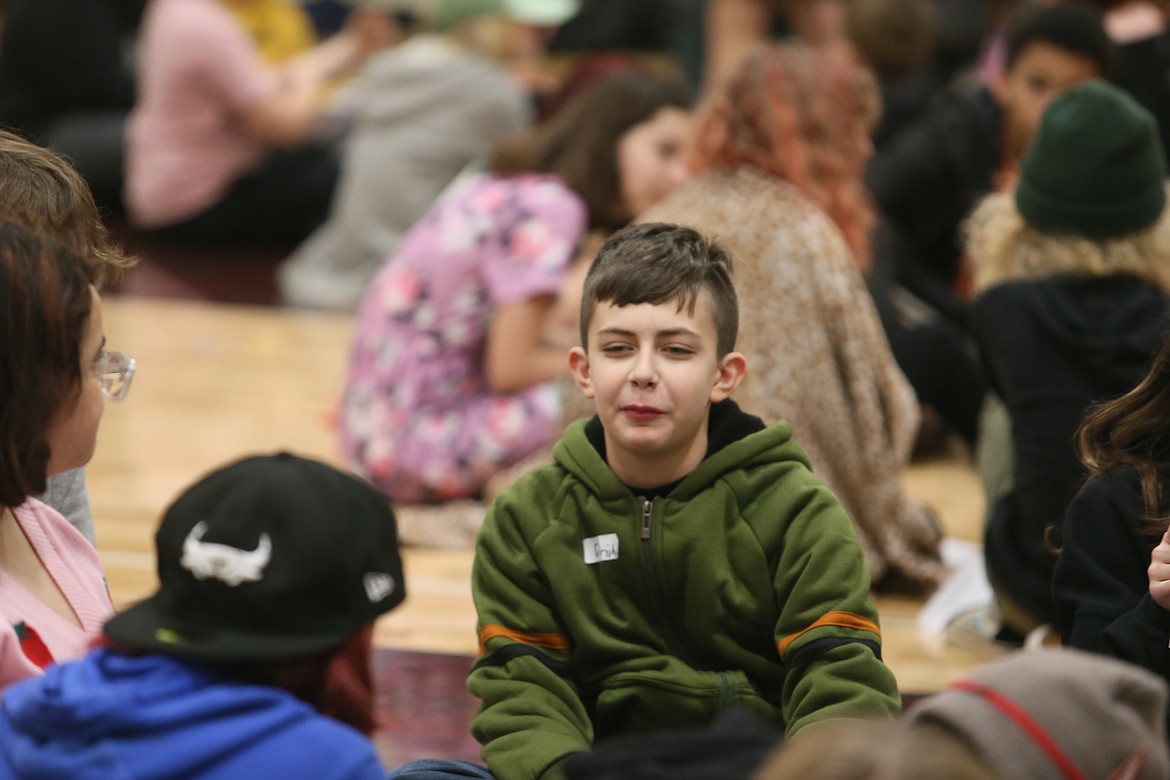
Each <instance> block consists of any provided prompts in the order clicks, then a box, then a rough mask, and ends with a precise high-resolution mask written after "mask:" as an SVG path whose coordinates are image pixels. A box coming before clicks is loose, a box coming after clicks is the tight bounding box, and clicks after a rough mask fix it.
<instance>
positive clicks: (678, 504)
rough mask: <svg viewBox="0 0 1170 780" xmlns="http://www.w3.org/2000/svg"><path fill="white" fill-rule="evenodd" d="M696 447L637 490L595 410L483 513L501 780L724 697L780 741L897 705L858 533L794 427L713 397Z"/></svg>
mask: <svg viewBox="0 0 1170 780" xmlns="http://www.w3.org/2000/svg"><path fill="white" fill-rule="evenodd" d="M587 429H588V430H589V432H588V433H587ZM709 439H710V446H709V448H708V454H707V457H706V458H705V459H704V460H703V462H702V463H700V464H699V466H698V467H696V468H695V470H694V471H692V472H691V473H690V474H688V475H687V476H686V477H685V478H684V479H682V480H681V481H680V482H678V483H676V484H675V485H674V486H673V487H671V488H670V489H669V492H668V493H667V494H666V495H664V496H659V497H655V498H646V497H643V496H640V495H637V494H636V493H635V492H634V491H632V490H631V489H630V488H629V487H627V486H626V485H625V484H623V483H622V482H621V481H620V480H618V478H617V476H616V475H615V474H614V473H613V471H612V470H610V468H609V466H608V465H607V464H606V462H605V459H604V456H603V453H602V452H601V451H599V448H600V449H601V450H603V449H604V444H603V433H602V432H601V426H600V423H599V422H598V421H597V418H594V419H593V420H592V421H590V422H589V424H588V426H587V425H586V421H584V420H580V421H578V422H576V423H574V424H573V425H571V426H570V427H569V429H568V430H567V431H566V433H565V436H564V438H562V439H561V441H560V442H558V443H557V445H556V447H555V449H554V451H553V455H554V459H555V462H554V463H552V464H550V465H548V466H544V467H542V468H539V469H537V470H535V471H533V472H531V473H529V474H527V475H525V476H524V477H523V478H522V479H520V480H519V481H518V482H517V483H516V484H515V485H513V486H512V487H511V488H509V489H508V490H507V491H505V492H504V493H503V494H501V496H500V497H499V498H498V499H497V500H496V502H495V503H494V504H493V505H492V507H491V510H490V511H489V513H488V516H487V520H486V522H485V524H484V527H483V530H482V531H481V532H480V535H479V541H478V543H477V549H476V558H475V565H474V569H473V573H472V589H473V594H474V597H475V605H476V610H477V612H478V615H479V639H480V653H479V659H478V661H477V663H476V665H475V668H474V669H473V670H472V672H471V676H470V678H469V681H468V685H469V688H470V689H471V692H472V693H473V694H475V695H476V696H478V697H479V698H480V699H481V701H482V705H481V707H480V711H479V714H478V715H477V716H476V718H475V720H474V722H473V723H472V731H473V733H474V734H475V736H476V738H477V739H478V740H479V741H480V742H481V743H482V744H483V746H484V748H483V756H484V759H485V760H486V761H487V763H488V766H489V768H490V769H491V770H492V772H493V773H494V774H495V775H496V776H497V777H499V778H501V780H512V779H513V778H540V777H559V776H560V762H561V760H562V759H563V758H564V757H565V756H567V755H568V754H570V753H573V752H577V751H582V750H589V749H590V748H591V747H592V745H593V742H594V740H596V739H601V738H603V737H607V736H611V735H617V734H633V733H644V732H649V731H657V730H663V729H672V728H686V727H694V726H703V725H706V724H708V723H710V722H711V721H712V720H713V719H714V717H715V716H716V715H718V714H719V713H720V712H721V711H722V710H724V709H725V708H727V707H729V706H733V705H734V706H740V707H744V708H746V709H748V710H751V711H753V712H755V713H757V714H759V715H762V716H764V717H766V718H768V719H770V720H771V721H772V722H775V723H778V724H781V725H784V726H785V727H786V731H787V733H788V734H789V735H791V734H793V733H795V732H797V731H798V730H800V729H801V728H803V727H805V726H807V725H808V724H810V723H812V722H814V721H819V720H823V719H826V718H833V717H839V716H863V717H873V716H879V717H886V716H890V715H893V714H896V713H897V712H898V709H899V706H900V697H899V695H898V690H897V685H896V683H895V680H894V677H893V674H891V672H890V670H889V669H888V668H887V667H886V666H885V664H884V663H882V661H881V658H880V644H881V635H880V631H879V628H878V624H877V610H876V609H875V607H874V604H873V601H872V600H871V599H870V595H869V575H868V572H867V570H866V566H865V561H864V559H863V557H862V552H861V549H860V547H859V546H858V543H857V538H856V536H855V534H854V531H853V524H852V522H851V521H850V519H849V516H848V515H847V514H846V513H845V510H844V509H843V508H842V507H841V504H840V502H839V501H838V500H837V497H836V496H835V495H834V494H833V493H832V492H831V491H830V490H829V489H828V488H827V487H826V486H825V485H824V483H822V482H821V481H820V480H819V479H817V477H815V476H814V475H813V473H812V471H811V470H810V468H809V462H808V458H807V456H806V455H805V453H804V450H803V449H802V448H801V447H800V445H798V444H797V443H796V442H795V441H793V440H792V430H791V428H790V427H789V425H788V424H787V423H783V422H781V423H777V424H775V425H771V426H768V427H764V425H763V423H762V422H760V420H759V419H758V418H756V417H752V416H750V415H747V414H744V413H743V412H741V411H740V410H739V408H738V407H736V406H735V404H734V403H733V402H731V401H724V402H722V403H720V404H716V405H714V406H713V407H712V411H711V418H710V426H709Z"/></svg>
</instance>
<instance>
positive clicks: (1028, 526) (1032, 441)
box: [971, 275, 1170, 622]
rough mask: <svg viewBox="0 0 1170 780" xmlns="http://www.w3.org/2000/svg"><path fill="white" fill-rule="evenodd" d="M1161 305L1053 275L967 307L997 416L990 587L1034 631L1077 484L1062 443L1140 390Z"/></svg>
mask: <svg viewBox="0 0 1170 780" xmlns="http://www.w3.org/2000/svg"><path fill="white" fill-rule="evenodd" d="M1168 310H1170V296H1167V295H1166V293H1164V292H1162V291H1161V290H1160V289H1158V288H1156V287H1155V286H1153V285H1152V284H1150V283H1149V282H1146V281H1143V280H1141V279H1138V278H1137V277H1134V276H1128V275H1117V276H1109V277H1087V276H1078V275H1062V276H1053V277H1049V278H1046V279H1042V280H1034V281H1014V282H1006V283H1003V284H1000V285H997V286H994V287H991V288H990V289H988V290H987V291H985V292H984V293H983V294H982V295H981V296H980V297H979V298H978V299H977V300H976V302H975V305H974V309H973V312H972V323H971V324H972V329H973V332H974V335H975V338H976V341H977V342H978V344H979V348H980V351H981V353H982V355H983V360H984V363H985V365H986V366H987V369H988V376H989V379H990V382H991V385H992V387H993V388H994V389H995V390H996V391H997V392H998V394H999V396H1000V397H1001V398H1002V399H1003V401H1004V403H1005V405H1006V406H1007V409H1008V413H1009V415H1010V417H1011V424H1012V449H1013V455H1014V468H1013V486H1012V489H1011V492H1010V493H1009V494H1008V495H1007V496H1006V497H1005V498H1003V499H1001V500H1000V501H998V502H997V503H996V504H995V506H993V507H992V511H991V516H990V518H989V521H988V525H987V528H986V531H985V538H984V546H985V549H984V552H985V555H986V557H987V567H988V572H989V574H990V575H991V577H992V579H993V580H995V582H996V585H997V586H999V587H1001V588H1002V589H1004V590H1005V591H1007V593H1008V594H1009V595H1011V596H1012V598H1013V599H1014V600H1015V601H1016V602H1017V603H1019V604H1020V605H1021V606H1023V607H1024V608H1025V609H1027V610H1029V611H1030V612H1031V613H1032V614H1033V616H1035V617H1036V618H1038V619H1039V620H1041V621H1043V622H1055V618H1056V614H1055V609H1054V608H1053V605H1052V603H1051V598H1050V586H1051V582H1052V570H1053V565H1054V563H1055V560H1056V555H1055V552H1054V550H1053V547H1052V546H1051V544H1048V543H1046V541H1045V538H1046V529H1048V528H1050V527H1052V528H1054V531H1055V533H1056V536H1055V537H1054V538H1052V539H1050V542H1051V543H1052V544H1059V527H1060V525H1061V522H1062V520H1063V518H1064V512H1065V509H1066V508H1067V506H1068V503H1069V501H1071V500H1072V497H1073V495H1074V494H1075V492H1076V490H1077V488H1078V487H1079V486H1080V485H1081V483H1082V482H1083V480H1084V471H1083V469H1082V467H1081V465H1080V463H1079V461H1078V460H1077V457H1076V453H1075V450H1074V449H1073V437H1074V435H1075V433H1076V429H1077V426H1078V425H1079V424H1080V421H1081V418H1082V417H1083V416H1084V414H1085V412H1086V411H1087V410H1088V409H1089V407H1091V406H1093V405H1094V404H1096V403H1099V402H1101V401H1105V400H1107V399H1109V398H1113V397H1115V396H1118V395H1120V394H1122V393H1124V392H1126V391H1127V390H1129V389H1130V388H1132V387H1133V386H1134V385H1136V384H1137V383H1138V381H1140V379H1141V378H1142V376H1143V375H1144V373H1145V371H1146V368H1147V366H1148V364H1149V361H1150V358H1151V357H1152V356H1153V354H1154V352H1155V351H1156V350H1157V349H1158V347H1159V346H1161V344H1162V341H1163V336H1164V333H1165V327H1166V312H1167V311H1168Z"/></svg>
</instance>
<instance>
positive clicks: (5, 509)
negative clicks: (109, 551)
mask: <svg viewBox="0 0 1170 780" xmlns="http://www.w3.org/2000/svg"><path fill="white" fill-rule="evenodd" d="M84 269H85V263H84V261H83V260H81V259H80V258H78V257H77V256H75V255H74V254H73V253H72V252H71V251H70V250H69V249H67V248H65V247H64V246H61V245H59V244H56V243H52V242H49V241H47V240H43V239H41V238H40V237H39V236H36V235H35V234H33V233H30V232H28V231H26V230H24V229H22V228H19V227H16V226H14V225H11V224H8V223H2V224H0V291H3V295H4V302H3V306H2V307H0V388H3V393H0V688H3V687H5V686H7V685H9V684H10V683H12V682H14V681H17V680H21V679H24V678H26V677H30V676H35V675H38V674H40V673H41V670H42V669H44V668H45V667H47V666H48V665H49V664H51V663H53V662H55V661H62V660H65V659H68V658H72V657H74V656H77V655H80V654H81V653H82V652H83V651H84V649H85V647H86V645H87V643H88V642H89V639H90V635H91V634H93V633H94V632H96V631H97V629H98V628H99V627H100V625H101V621H102V620H104V619H105V618H106V617H107V616H109V614H110V613H111V612H113V604H112V603H111V602H110V596H109V593H108V591H107V590H106V583H105V577H104V575H103V572H102V564H101V561H100V560H99V559H98V556H97V552H96V551H95V550H94V548H93V545H92V544H91V543H90V542H89V541H88V540H87V539H86V538H85V537H84V536H83V535H82V534H81V532H79V531H78V530H77V529H76V528H74V527H73V526H72V525H70V524H69V523H68V521H66V519H65V518H64V517H62V516H61V515H60V514H59V513H57V512H56V511H55V510H53V509H51V508H50V507H48V506H46V505H45V504H43V503H41V502H40V501H38V500H37V499H36V498H34V496H38V495H40V494H42V493H44V492H45V489H46V487H47V478H48V477H50V476H52V475H55V474H61V473H63V472H65V471H68V470H70V469H78V468H81V467H83V466H84V465H85V464H86V463H88V462H89V460H90V458H92V457H93V453H94V447H95V446H96V443H97V431H98V425H99V423H100V421H101V418H102V413H103V410H104V408H105V401H106V399H109V400H114V401H120V400H122V398H124V397H125V395H126V392H127V391H128V390H129V387H130V380H131V378H132V377H133V376H134V368H135V364H134V360H133V358H130V357H129V356H127V355H125V354H123V353H120V352H113V351H111V350H108V349H106V339H105V334H104V332H103V330H102V307H101V299H100V298H99V297H98V294H97V290H96V289H95V288H94V287H93V285H91V284H90V283H89V279H88V277H87V275H86V273H85V270H84Z"/></svg>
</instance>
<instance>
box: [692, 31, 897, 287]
mask: <svg viewBox="0 0 1170 780" xmlns="http://www.w3.org/2000/svg"><path fill="white" fill-rule="evenodd" d="M879 105H880V104H879V99H878V93H877V83H876V82H875V80H874V78H873V75H872V74H871V73H870V72H869V70H867V69H866V68H865V67H864V66H863V65H862V64H861V63H860V61H859V60H858V58H857V56H856V54H855V52H854V50H853V49H852V48H851V47H849V46H845V45H840V46H834V47H815V48H814V47H809V46H804V45H801V44H795V43H783V44H769V45H767V46H765V47H763V48H760V49H757V50H756V51H755V52H753V53H752V54H751V55H749V56H748V57H747V58H746V59H745V60H744V62H743V63H742V64H741V65H740V67H739V70H738V71H737V72H736V74H735V76H734V77H733V78H732V80H731V81H730V82H729V84H728V86H727V88H726V89H725V90H724V92H723V94H722V95H721V96H720V97H719V98H717V99H716V100H715V101H714V102H713V103H712V104H711V105H710V106H709V107H708V108H707V110H706V111H705V112H704V114H703V116H702V117H700V120H699V128H698V131H697V133H696V140H695V163H696V168H697V169H698V171H699V172H702V171H704V170H707V169H709V168H715V167H725V168H734V167H738V166H742V165H750V166H752V167H754V168H758V169H759V170H761V171H763V172H764V173H767V174H770V175H772V176H776V177H779V178H781V179H784V180H785V181H788V182H790V183H791V184H793V185H794V186H795V187H796V188H797V189H798V190H799V191H800V192H801V194H802V195H804V196H805V197H807V198H808V199H809V200H811V201H812V202H813V203H815V204H816V205H817V206H819V207H820V208H821V209H822V210H823V211H824V212H825V213H826V214H827V215H828V216H829V218H830V219H832V220H833V223H834V224H836V226H837V227H838V229H840V231H841V232H842V233H843V234H844V235H845V240H846V241H847V242H848V244H849V247H850V249H852V250H853V255H854V259H855V260H856V262H857V264H858V266H859V267H860V268H862V269H865V268H868V266H869V261H870V247H869V232H870V229H871V227H872V225H873V224H874V220H875V217H874V210H873V206H872V204H871V202H870V198H869V195H868V194H867V192H866V189H865V186H864V185H863V184H862V179H861V175H862V170H863V168H864V167H865V162H866V159H867V158H868V156H869V151H868V149H867V138H868V135H869V132H870V131H871V130H872V129H873V127H874V125H875V123H876V122H877V118H878V115H879V113H880V108H879Z"/></svg>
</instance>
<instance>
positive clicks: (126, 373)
mask: <svg viewBox="0 0 1170 780" xmlns="http://www.w3.org/2000/svg"><path fill="white" fill-rule="evenodd" d="M137 368H138V363H137V361H135V360H134V358H132V357H130V356H129V355H127V354H126V353H125V352H118V351H116V350H105V349H103V350H102V352H101V355H99V356H98V359H97V360H95V361H94V362H93V365H92V366H91V367H90V374H91V375H93V376H95V377H97V380H98V382H100V383H101V386H102V395H104V396H105V397H106V398H109V399H110V400H111V401H121V400H122V399H123V398H125V397H126V394H127V393H129V392H130V380H131V379H133V378H134V371H135V370H136V369H137Z"/></svg>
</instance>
